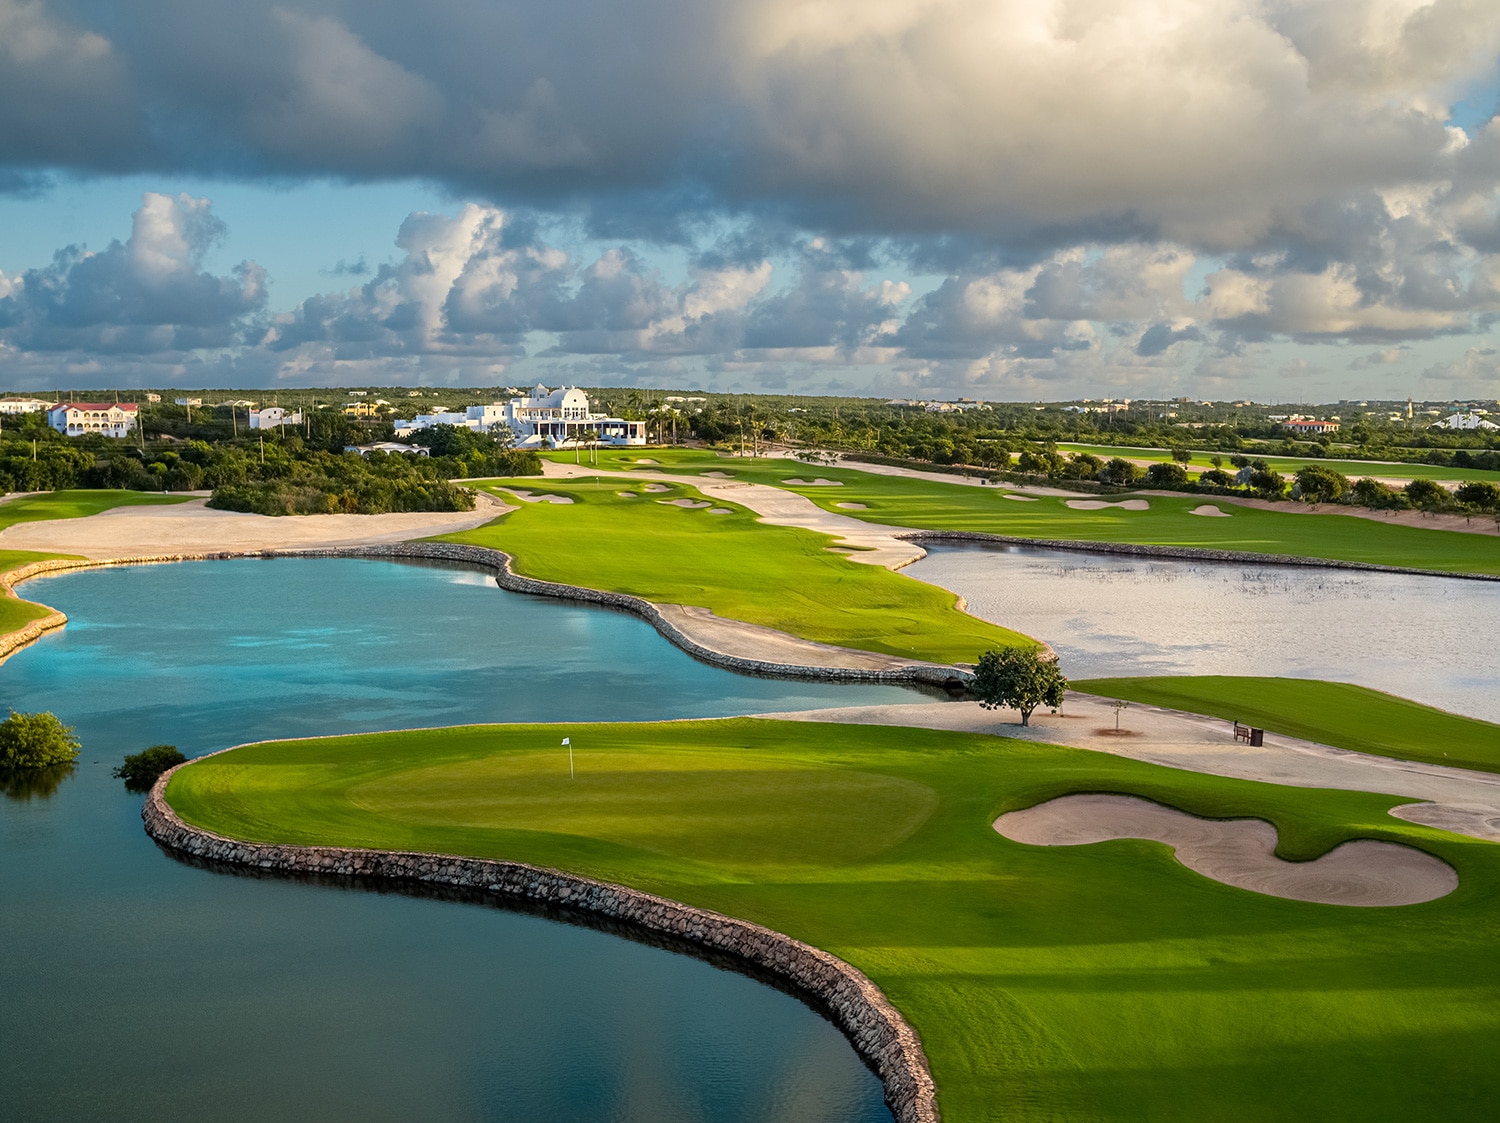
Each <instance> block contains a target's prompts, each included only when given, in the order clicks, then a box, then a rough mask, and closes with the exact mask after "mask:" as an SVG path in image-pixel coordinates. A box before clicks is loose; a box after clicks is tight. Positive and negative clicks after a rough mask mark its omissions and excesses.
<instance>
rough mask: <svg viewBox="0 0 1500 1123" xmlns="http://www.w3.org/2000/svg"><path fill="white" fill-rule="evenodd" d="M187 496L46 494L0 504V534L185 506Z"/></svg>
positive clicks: (123, 493) (112, 493) (126, 492)
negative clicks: (116, 512) (120, 511)
mask: <svg viewBox="0 0 1500 1123" xmlns="http://www.w3.org/2000/svg"><path fill="white" fill-rule="evenodd" d="M188 498H189V497H188V496H186V495H150V494H147V493H145V492H140V491H84V490H78V491H47V492H42V493H41V494H39V495H23V496H21V497H20V498H18V499H11V500H9V501H7V502H5V503H0V530H4V529H5V528H6V527H8V526H15V525H16V524H17V523H29V522H39V521H41V520H43V519H77V518H83V517H86V516H88V515H97V514H99V513H100V512H101V511H109V510H113V509H114V508H115V507H140V506H151V505H160V504H164V503H166V504H170V503H185V502H187V500H188Z"/></svg>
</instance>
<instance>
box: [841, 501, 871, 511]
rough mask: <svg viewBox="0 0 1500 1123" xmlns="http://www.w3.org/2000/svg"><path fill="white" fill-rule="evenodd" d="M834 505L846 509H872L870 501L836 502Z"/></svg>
mask: <svg viewBox="0 0 1500 1123" xmlns="http://www.w3.org/2000/svg"><path fill="white" fill-rule="evenodd" d="M834 506H835V507H840V508H842V509H843V510H845V511H868V510H869V509H870V505H869V504H868V503H835V504H834Z"/></svg>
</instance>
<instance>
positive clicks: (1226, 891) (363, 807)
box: [167, 719, 1500, 1123]
mask: <svg viewBox="0 0 1500 1123" xmlns="http://www.w3.org/2000/svg"><path fill="white" fill-rule="evenodd" d="M564 735H566V736H570V737H571V738H572V741H573V747H574V752H575V764H576V768H577V775H578V778H577V780H572V781H570V780H569V779H568V755H567V749H565V748H562V747H561V746H560V745H559V742H560V740H561V738H562V736H564ZM1073 791H1104V792H1121V793H1125V794H1134V795H1139V796H1143V797H1145V798H1148V799H1152V800H1155V801H1158V802H1161V803H1165V804H1167V805H1169V806H1173V807H1178V808H1181V809H1183V810H1184V811H1187V812H1189V813H1192V814H1196V815H1202V816H1207V817H1213V818H1230V817H1246V816H1256V817H1260V818H1264V819H1267V820H1269V821H1270V822H1272V823H1273V824H1275V826H1276V827H1277V829H1278V830H1279V831H1280V834H1281V839H1282V845H1281V847H1280V852H1281V853H1282V856H1283V857H1287V858H1310V857H1314V856H1316V855H1318V854H1321V853H1324V852H1325V851H1327V850H1328V849H1330V848H1331V847H1333V846H1334V845H1336V844H1337V843H1339V842H1341V841H1344V840H1346V839H1349V838H1355V837H1367V838H1377V839H1387V840H1390V841H1395V842H1404V843H1407V844H1414V845H1417V846H1420V847H1421V848H1423V849H1426V850H1428V851H1430V852H1432V853H1435V854H1437V855H1438V856H1440V857H1442V858H1444V859H1445V860H1447V861H1448V862H1450V863H1451V864H1452V865H1453V866H1454V867H1455V869H1457V871H1458V873H1459V877H1460V885H1459V888H1458V889H1457V890H1456V891H1455V892H1454V893H1452V894H1451V895H1449V896H1447V897H1444V898H1442V899H1440V900H1437V901H1433V902H1430V903H1428V904H1422V905H1413V906H1408V907H1403V908H1384V909H1383V908H1372V909H1345V908H1338V907H1335V906H1328V905H1317V904H1307V903H1301V902H1297V901H1289V900H1283V899H1279V898H1274V897H1267V896H1261V895H1258V894H1255V893H1250V892H1246V891H1244V890H1239V889H1234V888H1231V887H1228V886H1225V885H1221V884H1219V883H1218V882H1215V881H1211V880H1209V879H1207V878H1204V877H1201V876H1199V875H1198V874H1195V873H1193V872H1191V871H1189V870H1187V869H1185V868H1184V867H1183V866H1181V865H1180V864H1178V863H1177V862H1176V861H1175V860H1174V859H1173V858H1172V857H1171V855H1170V853H1168V852H1167V851H1166V850H1165V848H1163V847H1161V846H1159V845H1157V844H1155V843H1149V842H1142V841H1138V840H1120V841H1113V842H1106V843H1101V844H1097V845H1092V846H1077V847H1043V846H1026V845H1022V844H1019V843H1014V842H1010V841H1008V840H1007V839H1005V838H1002V837H1001V836H1000V835H998V834H997V833H996V832H995V831H994V830H992V829H991V825H990V824H991V823H992V822H993V820H994V819H995V818H996V816H998V815H999V814H1001V813H1002V812H1005V811H1010V810H1016V809H1020V808H1024V807H1030V806H1033V805H1035V804H1037V803H1041V802H1043V801H1045V800H1047V799H1051V798H1053V797H1054V796H1058V795H1062V794H1065V793H1067V792H1073ZM167 798H168V800H169V801H170V802H171V804H172V806H173V807H174V808H176V809H177V811H178V812H179V813H180V814H181V815H182V816H183V817H184V818H185V819H186V820H188V821H189V822H192V823H196V824H198V825H200V826H203V827H206V828H208V829H210V830H213V831H216V832H219V833H221V834H225V835H230V836H234V837H240V838H246V839H253V840H257V841H266V842H289V843H300V844H331V845H349V846H369V847H380V848H390V849H404V850H422V851H435V852H442V853H451V854H467V855H474V856H478V857H492V858H507V859H513V860H518V861H525V862H531V863H535V864H538V865H544V866H550V867H553V868H562V869H567V870H570V871H573V872H577V873H580V874H585V875H588V876H592V877H597V878H602V879H604V880H607V881H611V882H616V883H623V884H628V885H632V886H635V887H637V888H640V889H643V890H646V891H648V892H653V893H658V894H661V895H663V896H667V897H671V898H674V899H676V900H681V901H685V902H688V903H690V904H693V905H697V906H700V907H704V908H710V909H714V910H717V911H720V912H724V913H727V914H730V915H734V916H739V917H744V918H747V919H750V920H754V921H758V922H760V923H763V924H767V925H769V926H771V927H773V928H776V929H778V930H780V931H783V932H786V933H788V934H790V935H793V936H795V937H797V938H799V939H803V940H807V941H808V942H810V943H813V944H816V945H818V946H820V947H824V948H827V949H828V950H830V951H832V952H834V953H835V954H837V955H839V956H841V957H843V958H845V959H847V960H848V961H850V962H851V963H853V964H855V965H856V966H858V967H859V968H860V969H861V970H863V971H865V972H866V973H867V974H869V975H870V976H871V977H872V978H873V979H874V980H875V981H876V983H877V984H879V985H880V986H881V987H882V989H884V991H885V992H886V994H887V995H888V996H889V997H890V998H891V1000H892V1001H893V1002H895V1004H896V1005H897V1006H898V1007H899V1008H900V1009H901V1010H902V1011H903V1012H904V1013H905V1014H906V1015H907V1017H909V1018H910V1019H911V1021H912V1023H913V1024H914V1026H915V1027H916V1028H917V1030H918V1032H919V1033H920V1034H921V1035H922V1039H923V1043H924V1047H925V1048H926V1050H927V1053H928V1056H929V1058H930V1060H931V1062H932V1066H933V1071H934V1075H935V1077H936V1079H937V1084H938V1089H939V1095H940V1101H941V1106H942V1110H943V1115H944V1118H945V1119H947V1120H949V1121H950V1123H964V1121H969V1120H990V1119H1020V1120H1056V1119H1069V1120H1076V1119H1083V1120H1088V1119H1153V1120H1184V1121H1186V1120H1193V1121H1196V1120H1202V1119H1208V1118H1213V1119H1219V1118H1229V1119H1265V1118H1291V1117H1298V1118H1318V1119H1334V1120H1346V1119H1347V1120H1364V1119H1369V1118H1412V1119H1420V1118H1433V1117H1442V1118H1444V1119H1455V1120H1461V1119H1475V1120H1478V1119H1484V1120H1488V1119H1489V1118H1490V1116H1491V1115H1492V1114H1493V1104H1494V1102H1495V1099H1496V1096H1497V1094H1500V1070H1497V1069H1496V1067H1495V1066H1494V1065H1492V1064H1491V1063H1490V1057H1491V1056H1492V1054H1493V1051H1494V1045H1495V1042H1496V1041H1497V1040H1500V963H1497V960H1496V958H1495V955H1494V950H1493V949H1494V946H1495V943H1496V940H1497V939H1500V910H1497V909H1496V908H1495V902H1496V900H1497V899H1500V848H1497V847H1495V846H1493V845H1489V844H1485V843H1480V842H1476V841H1471V840H1467V839H1463V838H1460V837H1458V836H1454V835H1449V834H1445V833H1442V832H1439V831H1436V830H1432V829H1430V828H1425V827H1421V826H1417V825H1415V824H1410V823H1404V822H1401V821H1399V820H1395V819H1392V818H1391V817H1389V816H1388V815H1387V814H1386V811H1387V809H1388V808H1389V807H1391V806H1392V805H1394V804H1395V803H1397V802H1400V801H1399V800H1396V799H1393V798H1391V797H1386V796H1378V795H1370V794H1365V793H1348V792H1335V791H1310V790H1303V789H1293V788H1284V787H1277V786H1273V785H1265V784H1254V783H1249V782H1245V781H1237V780H1227V779H1221V778H1217V777H1209V776H1201V775H1197V774H1193V773H1187V772H1179V771H1174V770H1171V769H1166V768H1160V767H1156V766H1153V765H1148V764H1142V763H1139V762H1136V761H1130V760H1125V759H1120V758H1115V757H1110V756H1106V755H1101V754H1095V753H1088V752H1083V751H1080V750H1074V749H1059V748H1055V747H1052V746H1047V745H1040V744H1033V743H1030V742H1017V741H1009V740H1005V739H1002V738H995V737H985V736H979V735H970V734H957V733H939V732H931V731H925V730H913V729H888V728H880V727H870V726H838V725H818V724H812V723H803V722H776V721H770V720H757V719H732V720H723V721H708V722H666V723H652V724H631V725H569V726H557V725H540V726H538V725H531V726H483V727H466V728H455V729H446V730H431V731H413V732H405V733H383V734H368V735H362V736H356V737H343V738H332V739H326V740H324V739H320V740H311V741H295V742H276V743H269V744H261V745H252V746H247V747H245V748H241V749H236V750H234V751H233V752H230V753H225V754H221V755H219V756H215V757H211V758H208V759H205V760H203V761H201V762H199V763H196V764H191V765H188V766H187V767H186V768H184V769H182V770H181V771H179V772H178V773H177V774H176V776H174V778H173V780H172V782H171V784H170V785H169V787H168V791H167Z"/></svg>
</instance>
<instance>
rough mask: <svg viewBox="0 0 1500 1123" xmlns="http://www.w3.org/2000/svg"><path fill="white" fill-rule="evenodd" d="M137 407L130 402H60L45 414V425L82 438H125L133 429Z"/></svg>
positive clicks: (138, 408) (138, 409)
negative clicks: (92, 436)
mask: <svg viewBox="0 0 1500 1123" xmlns="http://www.w3.org/2000/svg"><path fill="white" fill-rule="evenodd" d="M139 413H140V407H139V406H138V405H136V404H135V403H134V402H123V403H115V404H111V403H109V402H64V403H62V404H61V405H55V406H53V407H52V408H51V409H49V410H48V411H47V424H48V425H51V426H52V428H54V429H56V430H57V431H58V432H59V433H65V434H67V435H68V436H70V437H82V436H86V435H88V434H90V433H97V434H98V435H99V436H101V437H128V436H130V434H131V433H132V432H133V431H134V430H135V424H136V419H137V417H138V415H139Z"/></svg>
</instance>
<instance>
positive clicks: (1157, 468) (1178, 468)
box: [1146, 464, 1188, 488]
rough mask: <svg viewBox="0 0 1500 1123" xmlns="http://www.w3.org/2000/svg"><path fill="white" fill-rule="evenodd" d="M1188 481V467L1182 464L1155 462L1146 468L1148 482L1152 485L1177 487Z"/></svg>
mask: <svg viewBox="0 0 1500 1123" xmlns="http://www.w3.org/2000/svg"><path fill="white" fill-rule="evenodd" d="M1187 482H1188V474H1187V469H1186V468H1184V467H1183V466H1182V465H1181V464H1153V465H1151V467H1149V468H1147V469H1146V483H1147V484H1148V485H1149V486H1151V487H1161V488H1177V487H1181V486H1182V485H1183V484H1185V483H1187Z"/></svg>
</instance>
